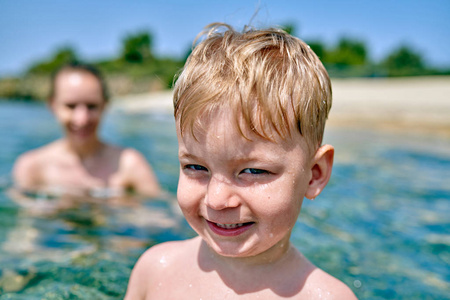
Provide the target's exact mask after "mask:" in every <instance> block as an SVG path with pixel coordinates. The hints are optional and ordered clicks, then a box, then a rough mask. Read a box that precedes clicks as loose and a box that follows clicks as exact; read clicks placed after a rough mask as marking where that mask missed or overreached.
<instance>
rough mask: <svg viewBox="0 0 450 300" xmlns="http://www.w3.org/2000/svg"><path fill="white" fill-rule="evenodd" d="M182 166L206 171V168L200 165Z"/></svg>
mask: <svg viewBox="0 0 450 300" xmlns="http://www.w3.org/2000/svg"><path fill="white" fill-rule="evenodd" d="M184 168H185V169H188V170H193V171H208V169H206V168H205V167H203V166H200V165H186V166H184Z"/></svg>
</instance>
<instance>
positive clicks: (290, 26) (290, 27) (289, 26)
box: [281, 23, 297, 35]
mask: <svg viewBox="0 0 450 300" xmlns="http://www.w3.org/2000/svg"><path fill="white" fill-rule="evenodd" d="M281 29H283V30H284V31H286V32H287V33H288V34H290V35H296V32H297V28H296V26H295V24H294V23H286V24H284V25H283V26H281Z"/></svg>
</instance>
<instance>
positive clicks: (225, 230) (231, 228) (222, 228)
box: [207, 221, 255, 236]
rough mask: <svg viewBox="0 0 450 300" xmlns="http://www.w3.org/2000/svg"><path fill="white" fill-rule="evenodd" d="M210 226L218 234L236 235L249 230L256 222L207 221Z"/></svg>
mask: <svg viewBox="0 0 450 300" xmlns="http://www.w3.org/2000/svg"><path fill="white" fill-rule="evenodd" d="M207 223H208V225H209V228H210V229H211V230H212V231H213V232H214V233H216V234H218V235H223V236H236V235H239V234H241V233H243V232H245V231H247V230H248V229H249V228H250V227H251V226H252V225H253V224H255V222H247V223H233V224H226V223H214V222H211V221H207Z"/></svg>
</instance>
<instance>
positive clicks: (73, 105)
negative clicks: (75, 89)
mask: <svg viewBox="0 0 450 300" xmlns="http://www.w3.org/2000/svg"><path fill="white" fill-rule="evenodd" d="M76 106H77V105H76V104H66V107H67V108H68V109H75V107H76Z"/></svg>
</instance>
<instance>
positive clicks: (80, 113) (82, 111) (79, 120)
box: [73, 105, 89, 126]
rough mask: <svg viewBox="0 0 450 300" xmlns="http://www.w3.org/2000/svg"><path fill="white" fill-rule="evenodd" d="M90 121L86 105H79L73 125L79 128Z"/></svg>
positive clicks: (74, 115)
mask: <svg viewBox="0 0 450 300" xmlns="http://www.w3.org/2000/svg"><path fill="white" fill-rule="evenodd" d="M88 121H89V109H88V108H87V107H86V106H85V105H79V106H77V107H76V108H75V111H74V114H73V123H74V124H75V125H77V126H83V125H86V124H87V123H88Z"/></svg>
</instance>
